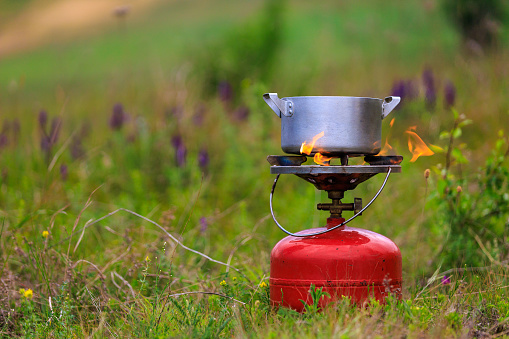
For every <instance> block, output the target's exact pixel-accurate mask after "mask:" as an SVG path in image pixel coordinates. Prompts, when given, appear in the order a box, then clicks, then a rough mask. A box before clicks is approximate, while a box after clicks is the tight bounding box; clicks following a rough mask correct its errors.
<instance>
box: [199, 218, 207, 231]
mask: <svg viewBox="0 0 509 339" xmlns="http://www.w3.org/2000/svg"><path fill="white" fill-rule="evenodd" d="M207 227H208V223H207V218H205V217H201V218H200V233H201V234H203V233H205V232H206V231H207Z"/></svg>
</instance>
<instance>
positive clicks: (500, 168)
mask: <svg viewBox="0 0 509 339" xmlns="http://www.w3.org/2000/svg"><path fill="white" fill-rule="evenodd" d="M261 8H262V3H261V2H255V3H251V2H248V1H239V2H235V3H233V4H232V3H230V2H227V1H217V2H208V1H186V2H175V3H170V4H161V5H160V7H158V8H157V9H156V10H155V11H154V12H153V13H152V14H151V15H150V16H149V17H147V18H145V19H144V18H139V19H136V20H133V21H128V23H127V26H126V27H125V29H123V30H119V29H118V27H116V26H112V27H109V28H106V29H105V31H104V33H103V34H101V35H99V36H91V37H87V38H81V40H77V41H68V42H60V43H54V44H50V45H46V46H43V47H41V48H38V49H36V50H34V51H31V52H27V53H23V54H18V55H13V56H10V57H8V58H5V59H3V60H0V119H1V120H0V123H2V124H5V122H10V123H12V122H13V121H14V119H18V121H19V122H20V132H19V134H16V133H15V132H14V131H13V128H10V129H9V130H8V131H7V132H5V135H6V136H7V140H8V142H9V143H8V144H7V145H5V146H3V147H2V148H0V254H1V256H0V257H1V260H0V279H1V284H2V285H1V286H2V287H0V289H1V291H2V293H0V305H1V307H0V333H1V334H2V336H5V337H11V336H19V337H55V338H56V337H65V338H68V337H73V336H74V337H87V336H93V337H102V336H107V337H114V336H119V337H125V336H139V337H154V338H155V337H172V336H177V337H182V336H183V337H221V336H224V337H231V336H239V337H294V336H295V334H296V333H299V334H301V335H303V336H307V337H316V336H320V337H345V338H349V337H359V338H360V337H363V338H364V337H389V336H408V337H462V336H466V337H482V336H488V335H493V336H497V335H507V334H506V333H508V332H507V331H508V329H509V326H508V324H507V319H509V313H508V312H509V306H508V304H507V296H506V293H507V292H506V289H507V285H508V284H507V279H508V271H507V264H506V260H507V248H506V247H507V246H506V245H504V243H505V244H507V234H506V232H505V228H507V227H506V226H507V221H506V220H507V218H508V215H507V208H506V207H504V206H507V205H509V204H505V205H504V201H505V200H504V199H506V198H505V195H504V192H507V185H508V184H507V182H508V180H507V178H504V175H505V174H504V173H507V168H508V162H507V148H508V146H509V143H508V142H507V137H506V136H505V135H507V133H508V131H507V130H506V131H505V134H502V135H499V134H498V131H499V130H500V129H504V128H507V126H509V125H508V123H507V122H508V120H509V119H508V114H509V99H508V96H507V88H509V76H508V73H507V62H506V61H507V56H508V50H507V47H508V46H507V45H506V41H507V39H506V40H502V46H501V48H500V50H499V51H497V52H495V53H493V54H491V55H486V56H484V57H470V56H467V55H465V54H464V53H463V52H462V50H461V49H460V46H459V41H458V39H459V38H458V36H457V35H456V33H455V31H453V29H452V27H450V25H449V24H448V23H447V22H446V21H445V19H444V17H443V15H442V14H441V13H440V11H439V8H437V7H435V8H429V9H426V7H425V5H424V4H422V3H421V2H419V1H410V2H408V1H395V2H392V3H389V4H386V3H384V4H382V3H379V2H377V1H368V2H363V3H358V2H354V1H347V2H343V3H341V4H337V3H336V2H333V1H326V2H321V3H320V4H310V3H308V2H305V1H288V2H287V3H286V7H285V10H284V11H283V13H282V20H283V21H282V22H283V26H282V27H283V31H282V39H281V42H280V44H279V45H278V46H274V48H277V57H276V60H275V62H274V65H273V68H272V70H271V73H270V76H269V77H267V78H266V79H265V80H264V81H261V80H260V79H258V78H255V77H250V78H249V79H245V80H244V81H243V82H242V87H241V88H234V90H235V91H236V94H237V97H236V99H235V100H234V101H232V102H222V101H221V100H220V99H219V98H217V97H216V96H212V97H206V96H204V95H202V93H201V91H200V89H201V86H200V85H201V81H202V80H203V79H201V78H200V77H199V74H200V73H199V72H195V70H196V68H198V69H199V70H206V69H207V67H208V65H207V60H208V59H207V53H210V54H214V55H216V56H217V55H218V56H219V57H222V56H223V55H222V54H221V52H222V51H221V50H220V49H218V48H217V46H227V47H231V46H228V45H227V44H228V43H232V42H231V41H235V37H236V35H235V34H236V33H235V32H236V31H240V30H242V29H248V28H246V27H252V26H253V25H255V24H256V20H255V17H256V16H261V15H263V14H260V13H261V12H260V10H261ZM246 21H247V22H248V23H249V25H251V26H249V25H248V24H246V23H245V22H246ZM249 29H251V28H249ZM506 35H507V32H506V30H504V31H503V32H502V37H505V36H506ZM232 37H233V38H232ZM232 50H235V49H234V48H232ZM202 55H205V57H204V58H202V57H201V56H202ZM229 57H232V56H229ZM237 57H238V56H237ZM232 58H235V56H233V57H232ZM204 60H205V61H204ZM427 66H429V67H431V68H432V69H433V72H434V74H435V77H436V85H437V99H438V100H437V105H436V108H435V109H434V110H430V109H428V108H427V107H426V105H425V103H424V89H423V88H422V85H421V81H420V77H421V73H422V70H423V68H424V67H427ZM193 67H194V69H193ZM240 71H241V72H245V73H246V74H250V72H251V71H252V70H251V69H249V68H246V69H245V70H240ZM400 79H413V80H414V81H415V82H416V83H417V84H419V85H418V91H419V95H418V98H417V99H415V100H413V101H408V102H406V103H405V107H403V108H402V109H401V110H398V111H395V112H394V113H392V114H391V116H390V118H392V117H394V118H395V123H394V126H393V128H389V122H388V121H384V122H383V125H384V138H385V136H387V137H388V138H389V142H390V143H391V145H392V146H393V147H394V148H395V149H396V150H397V152H398V153H400V154H403V155H404V156H405V161H404V162H403V164H402V167H403V171H402V173H401V174H394V175H392V176H391V178H390V179H389V182H388V184H387V188H386V189H385V191H384V192H383V193H382V195H381V197H380V198H379V200H377V201H376V203H375V204H374V205H373V206H372V207H370V209H369V210H367V211H366V212H365V213H364V214H363V216H362V217H361V218H360V219H357V220H356V221H355V222H353V223H352V224H353V225H352V226H354V227H361V228H366V229H370V230H373V231H375V232H379V233H381V234H383V235H385V236H388V237H389V238H391V239H393V240H394V241H395V243H396V244H397V245H398V246H399V247H400V249H401V251H402V255H403V278H404V291H403V300H402V301H401V302H397V301H396V300H392V299H391V300H389V301H388V303H387V304H386V305H379V304H378V303H376V302H373V303H372V304H371V305H370V306H369V307H367V308H358V307H356V306H352V305H350V304H349V303H348V302H347V301H339V302H337V303H334V304H333V305H330V307H329V308H327V309H325V310H323V311H322V312H316V311H315V310H312V309H311V310H310V311H309V312H307V313H305V314H296V313H295V312H292V311H289V310H285V309H279V310H278V309H274V308H271V307H270V305H269V302H268V289H267V287H266V286H264V284H262V282H267V283H268V275H269V271H270V250H271V249H272V247H273V246H274V245H275V244H276V242H277V241H278V240H279V239H281V238H282V237H283V236H284V235H283V234H282V233H281V232H280V231H279V230H278V229H277V228H276V227H275V225H273V222H272V220H270V218H269V204H268V196H269V192H270V188H271V185H272V181H273V179H274V178H273V177H272V176H271V175H270V174H269V168H268V167H269V165H268V163H266V162H265V160H264V159H265V157H266V155H268V154H280V153H281V150H280V140H279V133H280V132H279V130H280V122H279V121H278V119H277V118H276V117H275V116H274V115H273V113H272V112H271V111H270V109H269V108H268V107H266V105H265V103H264V102H263V100H262V97H261V95H262V93H264V92H269V91H277V92H279V93H280V96H293V95H354V96H365V95H369V96H374V97H384V96H386V95H389V94H391V93H390V91H391V87H392V84H393V82H394V81H396V80H400ZM448 79H450V80H452V81H453V82H454V84H455V85H456V88H457V98H456V103H455V108H456V110H457V111H458V112H459V113H462V114H465V115H466V118H468V119H472V121H473V122H472V123H471V124H469V125H467V124H465V126H461V133H459V132H458V131H457V130H458V129H457V128H456V129H453V126H454V124H455V122H459V121H462V120H463V118H461V117H457V116H456V117H455V116H454V114H453V113H452V111H451V110H450V109H445V108H443V105H442V100H443V93H442V90H443V87H444V84H445V82H446V81H447V80H448ZM118 102H119V103H122V104H123V106H124V109H125V111H126V112H127V114H128V115H129V119H128V120H127V121H126V122H125V124H124V125H123V127H122V128H121V129H119V130H112V129H111V128H110V127H109V126H108V122H109V119H110V116H111V112H112V107H113V105H114V104H115V103H118ZM241 105H242V106H245V107H247V108H249V111H250V114H249V116H248V118H247V119H246V120H242V119H239V118H238V117H236V116H235V110H236V109H237V108H238V107H239V106H241ZM202 108H203V109H204V113H203V117H202V122H201V123H197V118H196V117H197V114H198V113H197V111H198V110H199V109H202ZM41 109H45V110H47V111H48V114H49V120H48V127H49V126H50V125H51V120H52V118H54V117H57V116H59V117H60V118H61V119H62V127H61V131H60V135H59V138H58V140H57V142H56V144H55V145H53V147H52V148H51V149H50V150H49V151H46V152H45V151H43V150H41V147H40V141H41V135H42V130H41V127H40V126H39V123H38V114H39V111H40V110H41ZM174 111H179V112H180V113H178V114H174V113H173V112H174ZM412 125H417V126H418V127H417V132H418V133H419V135H421V137H422V138H423V139H424V140H425V141H426V142H427V143H431V144H435V145H437V146H440V147H442V148H443V149H444V150H445V151H444V152H443V153H440V154H436V155H434V156H432V157H427V158H424V157H421V158H419V159H418V160H417V162H415V163H410V162H409V161H408V160H409V159H410V157H411V155H410V153H409V151H408V149H407V145H406V144H407V138H406V135H405V133H404V132H405V130H407V129H408V128H409V127H410V126H412ZM451 130H453V134H454V138H453V139H452V143H451V142H450V141H451V139H450V138H449V137H447V136H445V138H440V135H441V133H442V132H444V131H447V132H448V131H451ZM0 131H3V130H2V129H0ZM2 133H4V132H2ZM176 135H181V136H182V140H183V143H184V144H185V146H186V148H187V162H186V164H185V165H184V166H178V165H177V163H176V159H175V158H176V151H175V149H174V147H173V146H172V138H173V137H175V136H176ZM383 141H385V140H383ZM76 143H78V144H81V147H82V150H83V152H82V154H81V155H80V156H77V157H76V156H75V155H76V154H75V155H73V153H72V150H73V149H74V150H75V148H76V147H77V146H76ZM449 147H450V148H451V150H452V149H456V150H455V151H453V154H452V155H451V156H450V157H449V159H450V160H452V165H451V166H450V168H449V169H448V170H447V171H445V170H444V166H445V163H446V158H447V156H446V154H447V150H448V148H449ZM203 149H205V150H206V151H207V152H208V155H209V157H210V163H209V164H208V165H207V166H206V168H200V167H199V166H198V161H199V160H198V157H199V152H200V151H201V150H203ZM495 150H496V152H495ZM493 152H495V153H494V154H492V153H493ZM463 157H465V159H467V160H468V162H467V163H464V162H463V161H462V159H463ZM62 166H66V167H67V175H66V176H65V175H62V173H61V169H62ZM428 168H429V169H431V175H430V177H429V178H428V179H426V178H424V175H423V173H424V171H425V169H428ZM504 171H505V172H504ZM382 179H383V178H381V177H375V178H373V179H371V180H370V181H368V182H366V183H364V184H362V185H361V186H359V187H358V189H356V190H355V191H354V192H347V194H346V198H345V201H347V202H349V201H350V200H353V197H354V196H355V197H357V196H360V197H362V198H363V199H364V201H365V202H366V201H368V199H370V198H371V197H372V196H373V194H374V193H375V192H376V191H377V190H378V188H379V186H380V184H381V182H382ZM458 185H460V186H462V187H463V188H462V189H463V191H462V192H461V194H459V193H457V186H458ZM92 192H93V193H92ZM505 194H506V193H505ZM89 199H90V202H91V203H90V204H88V203H87V201H88V200H89ZM507 199H509V197H508V198H507ZM326 201H327V198H326V194H325V193H324V192H318V193H317V192H316V190H315V189H314V188H313V187H312V186H311V185H305V184H304V181H302V180H301V179H299V178H297V177H286V176H285V177H282V178H281V179H280V184H279V186H278V192H277V194H276V200H275V205H274V208H275V210H276V214H277V216H278V219H279V220H280V222H281V223H282V224H284V225H285V226H287V227H288V228H289V229H290V230H292V231H298V230H301V229H305V228H311V227H317V226H320V225H322V224H323V223H324V222H325V218H326V213H325V212H318V211H316V210H315V208H314V205H315V204H316V203H318V202H326ZM471 206H472V207H471ZM119 208H122V209H128V210H130V211H134V212H136V213H138V214H140V215H142V216H144V217H146V218H148V219H150V220H152V221H155V222H157V223H158V224H159V225H160V227H162V229H161V228H159V227H157V226H156V225H154V224H153V223H151V222H150V221H148V220H144V219H142V218H140V217H138V216H136V215H133V214H131V213H129V212H126V211H125V210H121V211H118V212H117V213H115V214H113V215H111V216H108V217H106V218H105V219H102V220H101V221H99V222H98V220H99V219H100V218H102V217H105V216H107V215H108V214H109V213H111V212H113V211H116V210H117V209H119ZM204 223H206V229H205V230H203V229H202V228H203V227H204ZM88 225H90V226H88ZM85 227H86V228H85ZM462 227H463V229H462ZM163 229H164V231H163ZM44 231H48V232H49V236H48V237H47V238H44V237H43V236H42V234H43V232H44ZM166 232H167V233H169V234H171V235H172V236H173V237H176V239H179V241H181V242H182V243H183V244H184V245H186V246H189V247H190V248H192V249H194V250H196V251H199V252H203V253H205V254H206V255H208V256H210V257H211V258H214V259H216V260H219V261H221V262H223V263H226V262H229V263H230V264H231V265H232V266H233V267H235V268H236V269H238V271H237V270H234V269H232V268H230V269H227V268H226V266H224V265H221V264H218V263H214V262H211V261H209V260H207V259H206V258H204V257H202V256H200V255H197V254H196V253H191V252H189V251H187V250H185V249H184V248H182V247H180V246H177V245H176V243H175V241H174V240H172V238H171V237H169V236H168V235H167V233H166ZM450 232H451V233H450ZM71 234H73V236H72V237H71ZM460 235H462V236H465V238H464V239H463V238H462V239H463V240H458V239H460V237H459V236H460ZM475 236H478V239H479V241H477V240H476V239H475ZM455 246H459V247H458V248H459V250H458V253H457V255H456V254H455V253H453V254H452V255H451V253H450V249H452V248H456V247H455ZM483 247H484V248H483ZM448 250H449V252H447V251H448ZM467 254H468V255H467ZM147 257H148V258H149V260H148V261H147V260H146V258H147ZM465 265H466V266H465ZM479 267H481V268H479ZM450 270H451V271H450ZM99 271H100V272H99ZM434 272H436V275H434ZM440 272H442V274H439V273H440ZM444 272H447V273H446V274H447V275H448V276H450V277H451V283H450V284H442V283H441V280H440V279H441V276H443V274H444ZM223 281H224V283H222V282H223ZM20 288H24V289H25V290H26V289H31V290H32V291H33V298H32V299H31V298H26V297H24V295H22V294H20V292H19V289H20ZM188 292H193V294H183V295H177V294H179V293H188ZM202 292H207V293H216V294H203V293H202ZM50 298H51V306H50V301H49V300H50ZM9 310H10V311H9Z"/></svg>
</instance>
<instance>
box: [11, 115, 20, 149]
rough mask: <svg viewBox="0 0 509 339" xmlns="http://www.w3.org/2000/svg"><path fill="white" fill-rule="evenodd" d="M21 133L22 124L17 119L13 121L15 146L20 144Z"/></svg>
mask: <svg viewBox="0 0 509 339" xmlns="http://www.w3.org/2000/svg"><path fill="white" fill-rule="evenodd" d="M20 131H21V124H20V123H19V119H18V118H15V119H14V120H13V121H12V132H13V134H14V144H15V145H16V144H17V143H18V139H19V133H20Z"/></svg>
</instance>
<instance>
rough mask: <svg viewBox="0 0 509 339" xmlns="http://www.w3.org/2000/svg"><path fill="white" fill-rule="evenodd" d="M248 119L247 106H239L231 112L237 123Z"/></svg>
mask: <svg viewBox="0 0 509 339" xmlns="http://www.w3.org/2000/svg"><path fill="white" fill-rule="evenodd" d="M248 117H249V108H247V106H240V107H239V108H237V109H236V110H235V112H233V118H234V119H235V120H237V121H244V120H246V119H247V118H248Z"/></svg>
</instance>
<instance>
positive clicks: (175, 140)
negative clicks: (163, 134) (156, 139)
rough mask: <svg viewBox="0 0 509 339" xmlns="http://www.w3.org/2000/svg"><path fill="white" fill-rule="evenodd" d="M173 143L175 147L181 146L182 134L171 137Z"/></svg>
mask: <svg viewBox="0 0 509 339" xmlns="http://www.w3.org/2000/svg"><path fill="white" fill-rule="evenodd" d="M171 144H172V145H173V147H175V149H177V148H179V147H180V146H181V145H182V136H181V135H180V134H177V135H174V136H173V137H171Z"/></svg>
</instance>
